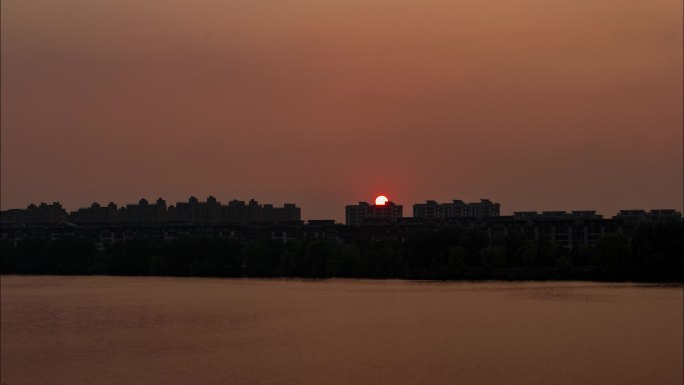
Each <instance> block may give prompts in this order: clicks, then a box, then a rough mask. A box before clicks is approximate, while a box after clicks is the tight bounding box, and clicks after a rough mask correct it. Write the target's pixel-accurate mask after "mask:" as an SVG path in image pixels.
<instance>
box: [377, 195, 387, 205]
mask: <svg viewBox="0 0 684 385" xmlns="http://www.w3.org/2000/svg"><path fill="white" fill-rule="evenodd" d="M388 201H389V199H387V197H386V196H384V195H380V196H378V197H377V198H375V204H376V205H378V206H384V205H385V203H387V202H388Z"/></svg>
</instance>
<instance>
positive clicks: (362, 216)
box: [345, 201, 403, 226]
mask: <svg viewBox="0 0 684 385" xmlns="http://www.w3.org/2000/svg"><path fill="white" fill-rule="evenodd" d="M402 217H403V206H402V205H398V204H395V203H394V202H391V201H388V202H386V203H385V204H384V205H370V204H368V203H367V202H359V204H357V205H349V206H346V207H345V219H346V224H347V225H352V226H359V225H361V224H364V223H373V222H374V223H392V222H396V221H397V220H398V219H399V218H402Z"/></svg>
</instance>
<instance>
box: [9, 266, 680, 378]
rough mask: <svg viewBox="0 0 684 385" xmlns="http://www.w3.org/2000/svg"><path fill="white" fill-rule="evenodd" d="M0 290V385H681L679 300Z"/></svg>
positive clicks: (45, 282)
mask: <svg viewBox="0 0 684 385" xmlns="http://www.w3.org/2000/svg"><path fill="white" fill-rule="evenodd" d="M1 282H2V295H1V297H2V339H1V341H2V342H1V345H2V360H1V361H2V372H1V377H2V383H3V385H4V384H7V385H20V384H68V385H77V384H117V385H121V384H182V385H188V384H507V385H510V384H573V385H576V384H621V385H625V384H639V385H644V384H658V385H664V384H682V383H683V379H682V378H683V375H684V374H683V369H682V365H683V364H682V361H683V355H682V354H683V353H682V341H683V335H682V328H683V326H682V325H683V320H682V311H683V310H682V306H683V301H684V298H683V296H682V294H683V289H682V288H681V287H657V286H635V285H625V284H618V285H615V284H598V283H567V282H557V283H490V282H482V283H420V282H404V281H346V280H339V281H321V282H304V281H262V280H219V279H174V278H118V277H15V276H5V277H2V279H1Z"/></svg>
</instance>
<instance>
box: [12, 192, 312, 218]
mask: <svg viewBox="0 0 684 385" xmlns="http://www.w3.org/2000/svg"><path fill="white" fill-rule="evenodd" d="M1 215H2V222H3V223H26V224H41V223H42V224H50V223H53V224H54V223H62V222H70V223H75V224H98V223H165V222H182V223H191V224H215V223H230V224H251V223H260V222H293V221H294V222H296V221H300V220H301V209H300V208H299V207H297V206H296V205H295V204H292V203H285V204H284V205H283V206H282V207H275V206H274V205H272V204H263V205H262V204H260V203H259V202H257V201H256V200H254V199H251V200H250V201H249V202H247V203H245V202H244V201H239V200H232V201H230V202H228V204H226V205H223V204H221V202H219V201H218V200H217V199H216V198H214V197H213V196H210V197H208V198H207V200H206V201H205V202H200V201H199V199H197V198H195V197H191V198H190V199H189V200H188V201H187V202H178V203H176V205H170V206H167V204H166V201H165V200H164V199H162V198H159V199H157V200H156V201H155V202H154V203H150V202H149V201H148V200H147V199H140V201H138V203H137V204H127V205H125V206H121V207H119V206H117V205H116V204H115V203H113V202H110V203H109V204H108V205H106V206H102V205H100V204H99V203H97V202H96V203H93V204H92V205H91V206H90V207H87V208H80V209H78V210H76V211H72V212H70V213H67V211H66V210H65V209H64V208H63V207H62V205H61V204H60V203H59V202H55V203H52V204H46V203H41V204H40V205H38V206H36V205H34V204H31V205H29V206H28V207H27V208H26V209H24V210H22V209H12V210H7V211H2V213H1Z"/></svg>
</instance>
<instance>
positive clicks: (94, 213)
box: [69, 202, 120, 223]
mask: <svg viewBox="0 0 684 385" xmlns="http://www.w3.org/2000/svg"><path fill="white" fill-rule="evenodd" d="M119 219H120V218H119V209H118V207H117V205H116V204H115V203H114V202H109V204H108V205H107V206H100V204H99V203H97V202H94V203H93V204H92V205H90V207H88V208H80V209H78V210H76V211H72V212H71V213H70V214H69V221H70V222H73V223H111V222H117V221H119Z"/></svg>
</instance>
